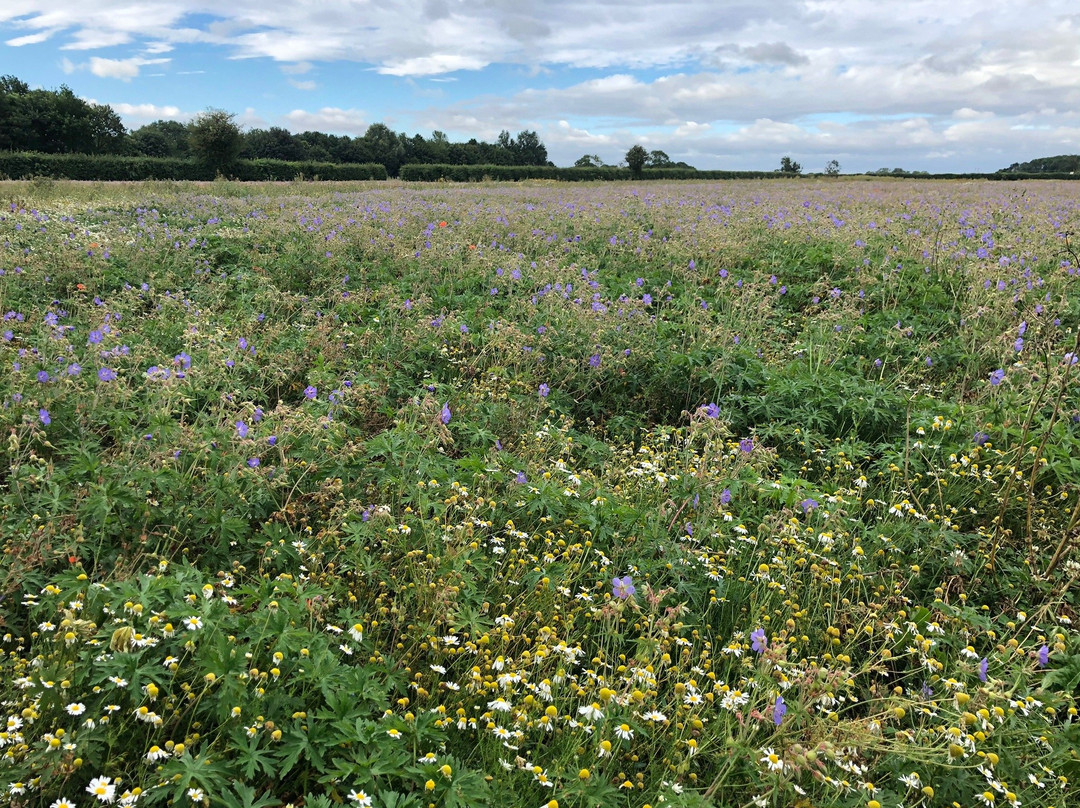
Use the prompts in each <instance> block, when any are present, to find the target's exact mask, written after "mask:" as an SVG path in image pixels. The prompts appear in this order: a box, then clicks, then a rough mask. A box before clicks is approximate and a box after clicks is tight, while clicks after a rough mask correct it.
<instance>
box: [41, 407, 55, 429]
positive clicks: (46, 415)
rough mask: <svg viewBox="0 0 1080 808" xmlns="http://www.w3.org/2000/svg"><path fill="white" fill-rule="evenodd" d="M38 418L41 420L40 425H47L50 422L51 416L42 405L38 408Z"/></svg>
mask: <svg viewBox="0 0 1080 808" xmlns="http://www.w3.org/2000/svg"><path fill="white" fill-rule="evenodd" d="M38 418H39V419H40V420H41V425H42V426H48V425H49V424H51V423H52V417H51V416H50V415H49V411H48V410H47V409H45V408H44V407H42V408H41V409H40V410H38Z"/></svg>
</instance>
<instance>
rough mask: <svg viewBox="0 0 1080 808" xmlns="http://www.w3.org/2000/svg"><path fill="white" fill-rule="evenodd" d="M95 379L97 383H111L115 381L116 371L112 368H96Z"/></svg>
mask: <svg viewBox="0 0 1080 808" xmlns="http://www.w3.org/2000/svg"><path fill="white" fill-rule="evenodd" d="M97 377H98V380H99V381H103V382H111V381H114V380H115V379H116V371H115V370H113V369H112V368H98V372H97Z"/></svg>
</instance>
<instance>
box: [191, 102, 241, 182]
mask: <svg viewBox="0 0 1080 808" xmlns="http://www.w3.org/2000/svg"><path fill="white" fill-rule="evenodd" d="M243 147H244V136H243V134H241V132H240V127H239V126H237V125H236V114H235V113H232V112H226V111H225V110H223V109H208V110H207V111H206V112H203V113H200V114H199V115H198V116H197V117H196V118H195V120H193V121H192V122H191V123H190V124H188V148H190V149H191V154H192V156H193V157H194V158H195V159H196V160H197V161H198V162H200V163H202V164H203V165H204V166H206V167H207V168H209V169H210V170H211V171H213V172H214V173H215V174H219V173H224V172H225V171H227V170H229V169H230V168H231V167H232V165H233V163H235V162H236V158H237V157H239V156H240V151H241V149H243Z"/></svg>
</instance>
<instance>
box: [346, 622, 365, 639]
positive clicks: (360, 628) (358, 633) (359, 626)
mask: <svg viewBox="0 0 1080 808" xmlns="http://www.w3.org/2000/svg"><path fill="white" fill-rule="evenodd" d="M349 636H350V637H352V638H353V639H354V640H356V641H357V642H363V641H364V624H363V623H353V625H352V626H351V627H350V628H349Z"/></svg>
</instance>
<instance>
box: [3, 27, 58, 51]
mask: <svg viewBox="0 0 1080 808" xmlns="http://www.w3.org/2000/svg"><path fill="white" fill-rule="evenodd" d="M58 30H59V29H57V28H48V29H46V30H44V31H38V32H37V33H36V34H27V35H26V36H17V37H15V38H14V39H8V40H5V41H4V44H5V45H10V46H11V47H13V48H21V47H22V46H23V45H37V44H38V43H40V42H44V41H45V40H47V39H49V38H50V37H51V36H52V35H53V34H55V33H56V32H57V31H58Z"/></svg>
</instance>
